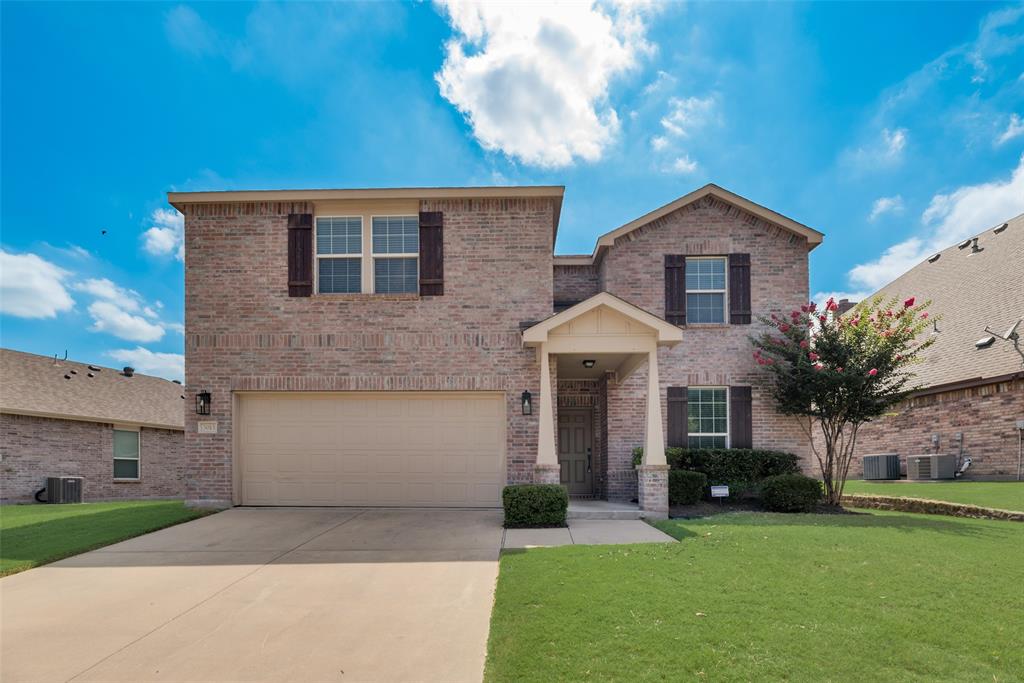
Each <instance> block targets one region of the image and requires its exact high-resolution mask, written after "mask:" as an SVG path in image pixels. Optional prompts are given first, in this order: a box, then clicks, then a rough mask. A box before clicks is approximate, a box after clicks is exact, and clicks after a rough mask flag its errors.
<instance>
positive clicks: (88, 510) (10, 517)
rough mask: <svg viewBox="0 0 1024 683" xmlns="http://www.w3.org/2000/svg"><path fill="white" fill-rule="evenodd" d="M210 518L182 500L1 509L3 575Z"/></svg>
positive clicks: (0, 547)
mask: <svg viewBox="0 0 1024 683" xmlns="http://www.w3.org/2000/svg"><path fill="white" fill-rule="evenodd" d="M204 514H207V513H206V512H205V511H202V510H196V509H191V508H186V507H185V505H184V504H183V503H182V502H181V501H180V500H147V501H130V502H125V503H81V504H77V505H4V506H0V576H6V575H8V574H13V573H15V572H20V571H24V570H26V569H31V568H32V567H38V566H39V565H41V564H46V563H48V562H53V561H55V560H59V559H61V558H64V557H68V556H70V555H77V554H78V553H84V552H86V551H87V550H94V549H96V548H101V547H103V546H105V545H110V544H111V543H117V542H118V541H123V540H125V539H128V538H132V537H133V536H139V535H141V534H145V533H148V532H150V531H156V530H157V529H162V528H164V527H168V526H171V525H174V524H178V523H180V522H187V521H188V520H190V519H195V518H196V517H201V516H203V515H204Z"/></svg>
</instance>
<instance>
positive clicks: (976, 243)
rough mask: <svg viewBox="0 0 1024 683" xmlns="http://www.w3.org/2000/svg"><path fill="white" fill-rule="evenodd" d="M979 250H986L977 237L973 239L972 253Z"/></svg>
mask: <svg viewBox="0 0 1024 683" xmlns="http://www.w3.org/2000/svg"><path fill="white" fill-rule="evenodd" d="M979 251H984V249H983V248H982V247H979V246H978V238H977V237H975V238H974V239H973V240H971V253H972V254H977V253H978V252H979Z"/></svg>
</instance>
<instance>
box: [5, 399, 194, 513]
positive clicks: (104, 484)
mask: <svg viewBox="0 0 1024 683" xmlns="http://www.w3.org/2000/svg"><path fill="white" fill-rule="evenodd" d="M113 438H114V435H113V425H110V424H103V423H99V422H80V421H76V420H58V419H52V418H47V417H34V416H28V415H11V414H8V413H3V414H0V455H2V459H0V473H2V475H3V476H2V479H0V482H2V483H0V500H2V502H4V503H23V502H29V501H32V500H33V499H34V498H33V497H34V495H35V492H36V491H38V490H39V489H41V488H43V486H44V485H45V483H46V477H49V476H76V477H84V478H85V484H84V489H83V497H84V499H85V500H86V501H95V500H123V499H131V498H180V497H182V495H183V493H184V469H185V452H184V451H185V440H184V435H183V434H182V432H180V431H174V430H169V429H150V428H146V427H144V428H142V430H141V435H140V443H141V463H140V473H141V478H140V480H139V481H130V482H129V481H125V482H115V481H114V442H113Z"/></svg>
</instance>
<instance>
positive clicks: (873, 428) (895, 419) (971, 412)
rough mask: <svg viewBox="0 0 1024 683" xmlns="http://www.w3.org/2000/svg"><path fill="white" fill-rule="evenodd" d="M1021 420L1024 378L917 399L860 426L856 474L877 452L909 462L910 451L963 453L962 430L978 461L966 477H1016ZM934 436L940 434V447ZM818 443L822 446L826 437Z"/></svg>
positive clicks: (965, 448) (967, 449)
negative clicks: (960, 437) (889, 413)
mask: <svg viewBox="0 0 1024 683" xmlns="http://www.w3.org/2000/svg"><path fill="white" fill-rule="evenodd" d="M1017 420H1024V379H1018V380H1015V381H1012V382H1001V383H997V384H986V385H984V386H980V387H973V388H970V389H961V390H959V391H949V392H945V393H940V394H932V395H930V396H921V397H918V398H912V399H910V400H909V401H906V402H905V403H903V404H901V405H899V406H897V407H896V408H895V409H894V410H893V411H892V414H891V415H887V416H885V417H882V418H880V419H878V420H875V421H872V422H869V423H867V424H865V425H864V426H862V427H861V428H860V430H859V431H858V433H857V448H856V452H855V458H854V461H853V463H852V464H851V466H850V477H851V478H859V477H862V476H864V467H863V462H862V461H861V459H860V457H861V456H864V455H870V454H872V453H897V454H899V456H900V459H901V461H902V464H903V465H904V466H905V465H906V457H907V456H908V455H924V454H927V453H941V454H951V455H957V454H959V453H960V451H961V449H960V442H959V441H957V439H956V434H957V433H958V432H959V433H961V434H963V441H962V444H963V455H964V456H965V457H970V458H971V460H972V463H971V468H970V469H969V470H968V471H967V475H966V476H968V477H972V478H1006V477H1016V475H1017V455H1018V453H1017V448H1018V441H1017V439H1018V434H1017V429H1016V428H1015V423H1016V421H1017ZM934 434H938V435H939V444H938V448H935V446H934V445H933V441H932V436H933V435H934ZM815 443H816V445H818V447H819V448H820V447H821V446H822V444H821V443H820V437H818V438H816V439H815Z"/></svg>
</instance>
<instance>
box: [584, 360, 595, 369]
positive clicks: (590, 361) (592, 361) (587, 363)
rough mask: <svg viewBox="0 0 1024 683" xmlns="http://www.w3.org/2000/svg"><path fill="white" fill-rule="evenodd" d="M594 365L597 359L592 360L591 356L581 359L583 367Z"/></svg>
mask: <svg viewBox="0 0 1024 683" xmlns="http://www.w3.org/2000/svg"><path fill="white" fill-rule="evenodd" d="M595 365H597V361H596V360H594V359H593V358H588V359H586V360H585V361H583V367H585V368H587V369H588V370H589V369H590V368H592V367H594V366H595Z"/></svg>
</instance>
